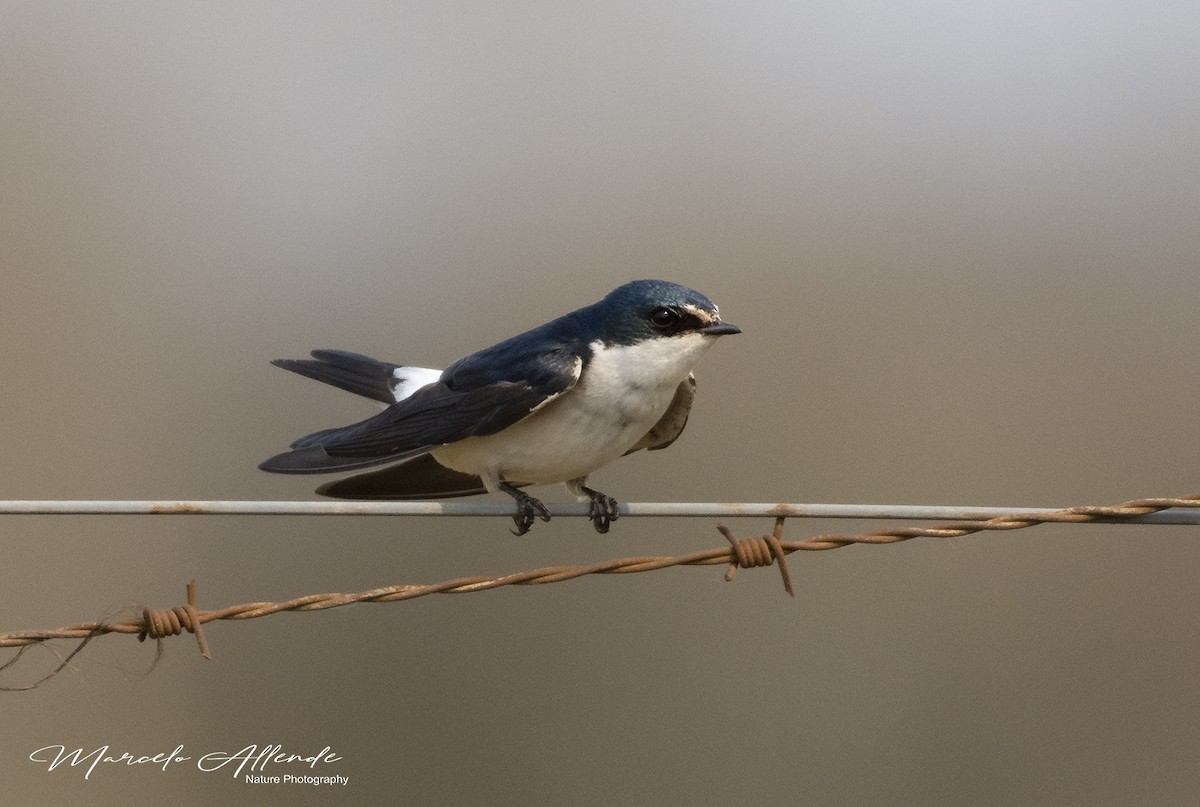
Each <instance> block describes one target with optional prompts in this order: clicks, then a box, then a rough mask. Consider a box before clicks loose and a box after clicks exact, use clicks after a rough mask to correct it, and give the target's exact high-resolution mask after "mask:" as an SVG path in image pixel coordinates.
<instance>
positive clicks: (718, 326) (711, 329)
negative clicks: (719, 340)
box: [700, 320, 742, 336]
mask: <svg viewBox="0 0 1200 807" xmlns="http://www.w3.org/2000/svg"><path fill="white" fill-rule="evenodd" d="M741 332H742V329H741V328H739V327H738V326H736V325H734V324H733V323H732V322H721V321H720V320H717V321H716V322H714V323H713V324H712V325H709V326H708V327H705V328H701V329H700V333H703V334H707V335H709V336H725V335H726V334H733V333H741Z"/></svg>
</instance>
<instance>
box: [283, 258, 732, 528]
mask: <svg viewBox="0 0 1200 807" xmlns="http://www.w3.org/2000/svg"><path fill="white" fill-rule="evenodd" d="M736 333H741V329H740V328H738V327H737V326H736V325H733V324H731V323H729V322H725V321H724V320H722V319H721V315H720V313H719V311H718V310H717V306H716V305H714V304H713V302H712V301H711V300H709V299H708V298H707V297H705V296H704V295H703V294H701V293H699V292H697V291H693V290H692V289H689V288H686V287H684V286H680V285H678V284H676V283H670V282H667V281H663V280H635V281H633V282H630V283H626V284H625V285H623V286H620V287H618V288H616V289H614V290H613V291H612V292H610V293H609V294H608V295H607V296H605V297H604V299H602V300H600V301H599V302H597V303H594V304H592V305H589V306H586V307H584V308H580V309H579V310H577V311H572V312H571V313H569V314H565V315H563V316H561V317H559V318H558V319H555V320H551V321H550V322H547V323H546V324H544V325H540V326H538V327H536V328H533V329H532V330H529V331H526V332H525V333H522V334H520V335H518V336H514V337H512V338H511V339H506V340H505V341H503V342H500V343H499V344H496V345H493V346H492V347H489V348H485V349H483V350H480V351H478V352H476V353H472V354H470V355H469V356H465V357H463V358H461V359H459V360H458V361H456V362H454V363H453V364H451V365H450V366H449V367H447V368H446V369H445V370H435V369H430V368H426V367H412V366H406V365H399V364H393V363H390V362H385V361H379V360H377V359H372V358H369V357H367V356H363V355H360V354H358V353H351V352H349V351H343V350H314V351H312V353H311V355H312V358H311V359H278V360H276V361H273V362H272V364H274V365H276V366H278V367H282V368H284V369H286V370H291V371H292V372H295V373H299V374H300V375H303V376H307V377H309V378H312V379H315V380H317V381H321V382H324V383H326V384H331V385H333V386H335V387H339V388H340V389H343V390H347V391H349V392H352V393H355V394H357V395H361V396H364V397H366V398H371V399H374V400H376V401H378V402H380V403H382V404H384V405H385V409H384V410H383V411H382V412H380V413H379V414H377V415H375V416H373V417H370V418H367V419H366V420H363V421H360V422H358V423H353V424H351V425H349V426H341V427H337V428H332V429H324V430H322V431H318V432H314V433H313V434H310V435H307V436H305V437H301V438H300V439H298V440H296V441H295V442H294V443H292V445H291V450H290V451H286V452H284V453H282V454H277V455H276V456H274V457H271V458H270V459H268V460H266V461H265V462H263V463H262V464H261V465H259V467H260V468H261V469H262V470H264V471H269V472H271V473H282V474H314V473H333V472H338V471H351V470H356V469H360V468H368V467H372V466H377V465H384V464H387V466H388V467H386V468H383V469H381V470H376V471H372V472H368V473H362V474H357V475H354V476H350V477H347V478H344V479H340V480H337V481H334V482H331V483H328V484H325V485H322V486H321V487H320V488H318V489H317V492H318V493H319V494H322V495H325V496H331V497H334V498H343V499H393V500H394V499H431V498H447V497H452V496H470V495H474V494H478V493H484V492H492V493H496V492H503V493H506V494H508V495H509V496H511V497H512V498H513V499H514V500H515V502H516V505H517V513H516V515H514V516H513V521H514V524H515V528H514V529H513V533H514V534H516V535H523V534H524V533H526V532H528V531H529V529H530V527H531V526H532V525H533V523H534V520H535V519H541V520H542V521H549V520H550V512H549V510H547V508H546V506H545V505H544V504H542V502H540V501H539V500H538V499H536V498H534V497H533V496H531V495H530V494H529V493H526V492H525V491H523V490H521V488H522V487H526V486H529V485H544V484H551V483H556V482H562V483H564V484H565V485H566V487H567V489H568V490H569V491H570V492H571V493H572V494H573V495H575V496H576V497H578V498H579V499H580V500H581V501H584V500H586V501H589V502H590V507H589V518H590V519H591V522H592V524H593V526H594V527H595V529H596V531H597V532H601V533H604V532H607V531H608V529H609V525H610V524H611V523H612V522H613V521H614V520H616V518H617V507H618V506H617V501H616V499H614V498H613V497H611V496H609V495H607V494H605V493H601V492H599V491H597V490H593V489H592V488H590V487H588V486H587V484H586V482H587V478H588V475H589V474H591V473H592V472H593V471H595V470H597V469H598V468H601V467H603V466H605V465H607V464H609V463H610V462H612V461H613V460H615V459H617V458H618V457H621V456H623V455H625V454H630V453H632V452H635V451H640V450H641V449H647V450H649V451H656V450H658V449H663V448H666V447H667V446H669V445H671V443H673V442H675V440H676V439H677V438H678V437H679V435H680V433H681V432H682V431H683V428H684V426H685V425H686V424H687V420H688V414H689V413H690V412H691V408H692V402H693V400H694V399H695V395H696V379H695V376H694V374H693V372H692V369H693V367H694V366H695V365H696V363H697V362H698V361H699V359H700V357H701V356H703V355H704V354H705V353H706V352H707V351H708V349H709V348H710V347H712V345H713V343H714V342H715V341H716V340H717V338H718V337H721V336H728V335H730V334H736Z"/></svg>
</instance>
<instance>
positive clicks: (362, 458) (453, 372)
mask: <svg viewBox="0 0 1200 807" xmlns="http://www.w3.org/2000/svg"><path fill="white" fill-rule="evenodd" d="M541 347H542V349H532V350H527V351H523V352H522V353H521V354H518V355H513V354H509V355H503V354H500V355H498V354H496V353H495V351H491V350H489V351H483V352H480V353H475V354H472V355H471V356H468V357H466V358H465V359H460V360H459V361H457V362H455V363H454V364H452V365H450V367H448V368H446V370H445V371H444V372H443V373H442V374H441V378H440V380H438V381H437V382H436V383H433V384H427V385H425V386H423V387H421V388H420V389H418V390H416V391H415V392H413V393H412V394H411V395H410V396H408V397H407V398H404V399H403V400H401V401H398V402H396V403H394V404H392V405H391V406H389V407H388V408H387V409H385V410H384V411H383V412H380V413H379V414H378V415H375V416H374V417H372V418H368V419H367V420H364V421H361V422H359V423H355V424H352V425H350V426H344V427H341V428H335V429H324V430H322V431H320V432H316V433H314V434H311V435H309V436H307V437H302V438H300V439H299V440H297V441H296V442H295V443H294V444H293V445H294V450H292V451H290V452H285V453H283V454H278V455H276V456H274V457H271V458H270V459H268V460H267V461H266V462H264V463H262V464H261V465H260V466H259V467H260V468H262V469H263V470H264V471H272V472H275V473H322V472H328V471H340V470H349V469H351V468H363V467H367V466H370V465H378V464H380V463H384V462H395V461H399V460H405V459H410V458H412V457H416V456H419V455H420V454H423V453H425V452H427V451H429V450H430V449H432V448H436V447H437V446H440V445H446V444H447V443H454V442H457V441H459V440H462V439H465V438H467V437H473V436H484V435H488V434H494V433H496V432H498V431H500V430H502V429H505V428H507V427H508V426H511V425H512V424H514V423H516V422H517V421H519V420H521V419H523V418H525V417H528V416H529V415H530V414H531V413H533V412H536V411H537V410H538V409H540V408H541V407H543V406H545V405H546V404H547V403H549V402H550V401H552V400H554V399H555V398H557V397H558V396H559V395H562V394H563V393H564V392H566V391H567V390H569V389H571V388H572V387H573V386H575V383H576V382H577V381H578V380H579V375H580V372H581V371H582V368H583V357H582V356H581V355H580V354H579V352H578V351H576V350H573V349H571V348H568V347H564V346H562V345H555V346H553V347H547V346H545V345H542V346H541Z"/></svg>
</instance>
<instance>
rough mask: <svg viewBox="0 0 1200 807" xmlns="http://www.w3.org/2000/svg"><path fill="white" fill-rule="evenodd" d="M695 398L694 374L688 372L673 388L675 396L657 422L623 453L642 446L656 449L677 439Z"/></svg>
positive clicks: (650, 449)
mask: <svg viewBox="0 0 1200 807" xmlns="http://www.w3.org/2000/svg"><path fill="white" fill-rule="evenodd" d="M695 399H696V376H694V375H692V374H691V373H688V377H687V378H685V379H684V380H683V381H681V382H680V383H679V386H678V387H676V388H675V397H673V398H672V399H671V404H670V406H668V407H667V411H666V412H664V413H663V416H662V417H661V418H659V419H658V423H655V424H654V425H653V426H652V427H650V431H648V432H646V434H645V436H644V437H642V439H641V440H638V441H637V442H636V443H634V445H633V448H631V449H629V450H628V451H626V452H625V453H626V454H632V453H633V452H635V451H641V450H642V449H643V448H644V449H646V450H648V451H658V450H659V449H660V448H666V447H667V446H669V445H671V443H674V442H675V441H676V440H678V439H679V435H681V434H682V433H683V427H684V426H686V425H687V421H688V414H690V413H691V411H692V401H694V400H695Z"/></svg>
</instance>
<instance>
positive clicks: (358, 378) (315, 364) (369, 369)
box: [271, 350, 441, 404]
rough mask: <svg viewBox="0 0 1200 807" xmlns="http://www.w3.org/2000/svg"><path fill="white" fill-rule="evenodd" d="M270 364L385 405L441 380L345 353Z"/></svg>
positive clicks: (323, 352) (318, 352) (418, 370)
mask: <svg viewBox="0 0 1200 807" xmlns="http://www.w3.org/2000/svg"><path fill="white" fill-rule="evenodd" d="M271 364H274V365H275V366H276V367H282V368H283V369H285V370H291V371H292V372H293V373H299V374H300V375H302V376H306V377H308V378H312V379H315V380H316V381H320V382H322V383H324V384H330V385H332V386H334V387H337V388H338V389H344V390H346V391H347V392H353V393H354V394H355V395H361V396H363V397H364V398H371V399H373V400H376V401H379V402H380V403H385V404H393V403H395V402H396V401H399V400H401V399H403V398H407V397H408V396H409V395H411V394H412V393H413V392H414V391H415V390H417V389H419V388H421V387H423V386H424V385H426V384H428V383H430V382H431V381H436V380H437V379H438V377H440V376H441V370H431V369H429V368H427V367H405V366H403V365H400V364H393V363H391V362H387V361H380V360H379V359H372V358H371V357H370V356H364V355H362V354H361V353H351V352H350V351H348V350H314V351H313V352H312V358H311V359H275V360H274V361H273V362H271Z"/></svg>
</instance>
